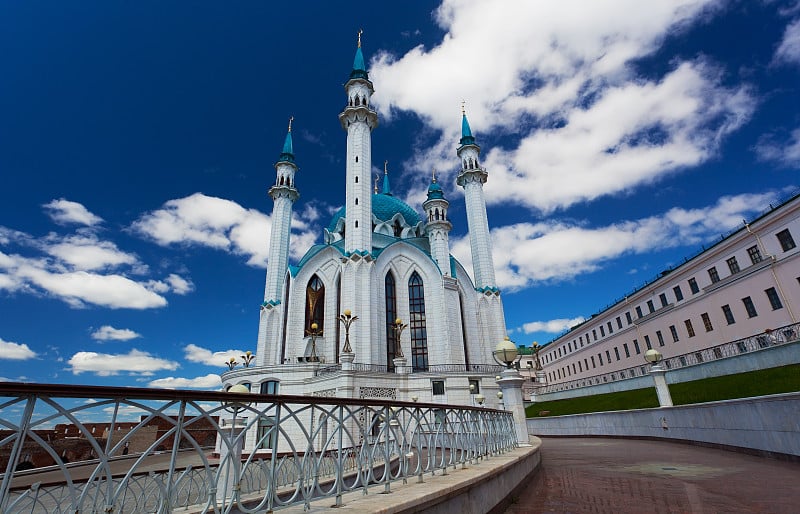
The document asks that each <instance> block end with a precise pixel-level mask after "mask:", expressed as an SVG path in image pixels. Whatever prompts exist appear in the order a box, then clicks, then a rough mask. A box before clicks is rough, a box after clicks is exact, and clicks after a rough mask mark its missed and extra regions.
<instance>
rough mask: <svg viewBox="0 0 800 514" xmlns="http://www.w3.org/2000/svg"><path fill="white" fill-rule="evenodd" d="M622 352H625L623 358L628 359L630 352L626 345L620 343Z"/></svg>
mask: <svg viewBox="0 0 800 514" xmlns="http://www.w3.org/2000/svg"><path fill="white" fill-rule="evenodd" d="M622 350H623V351H624V352H625V358H626V359H627V358H630V356H631V351H630V349H629V348H628V343H622Z"/></svg>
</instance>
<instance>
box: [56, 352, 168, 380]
mask: <svg viewBox="0 0 800 514" xmlns="http://www.w3.org/2000/svg"><path fill="white" fill-rule="evenodd" d="M67 363H68V364H69V365H70V366H71V367H70V368H69V369H70V371H72V373H74V374H75V375H79V374H81V373H84V372H90V373H95V374H96V375H98V376H101V377H105V376H110V375H118V374H120V373H123V372H125V373H129V374H131V375H142V376H149V375H152V374H153V373H154V372H156V371H161V370H170V371H174V370H176V369H178V363H177V362H174V361H170V360H166V359H161V358H159V357H155V356H153V355H152V354H150V353H148V352H143V351H141V350H137V349H135V348H134V349H132V350H131V351H130V352H128V353H127V354H108V353H97V352H77V353H76V354H75V355H73V356H72V357H71V358H70V359H69V361H67Z"/></svg>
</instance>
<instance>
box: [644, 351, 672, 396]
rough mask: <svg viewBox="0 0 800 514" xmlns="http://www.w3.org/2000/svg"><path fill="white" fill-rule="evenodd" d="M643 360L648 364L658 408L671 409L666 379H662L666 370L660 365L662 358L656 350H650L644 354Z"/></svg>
mask: <svg viewBox="0 0 800 514" xmlns="http://www.w3.org/2000/svg"><path fill="white" fill-rule="evenodd" d="M644 360H645V361H647V362H649V363H650V375H651V376H652V377H653V382H654V383H655V385H656V395H657V396H658V405H659V407H672V395H670V393H669V386H668V385H667V379H666V378H665V377H664V375H665V374H666V372H667V370H666V369H664V366H662V365H661V361H663V360H664V356H663V355H661V352H659V351H658V350H656V349H654V348H651V349H650V350H647V351H646V352H644Z"/></svg>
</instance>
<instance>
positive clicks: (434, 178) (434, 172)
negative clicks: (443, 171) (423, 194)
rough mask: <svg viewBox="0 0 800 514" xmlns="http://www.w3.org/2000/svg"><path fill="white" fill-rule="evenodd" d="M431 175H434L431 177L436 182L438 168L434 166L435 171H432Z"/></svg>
mask: <svg viewBox="0 0 800 514" xmlns="http://www.w3.org/2000/svg"><path fill="white" fill-rule="evenodd" d="M431 175H432V177H431V178H432V179H433V183H434V184H435V183H436V168H433V172H432V173H431Z"/></svg>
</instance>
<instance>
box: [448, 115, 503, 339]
mask: <svg viewBox="0 0 800 514" xmlns="http://www.w3.org/2000/svg"><path fill="white" fill-rule="evenodd" d="M460 144H461V146H459V147H458V151H457V153H458V156H459V157H460V158H461V171H460V172H459V174H458V179H457V183H458V185H459V186H461V187H463V188H464V197H465V202H466V208H467V225H468V229H469V245H470V249H471V250H472V268H473V271H474V273H475V287H476V288H477V289H478V290H479V291H489V290H491V291H496V290H497V284H496V282H495V278H494V263H493V262H492V240H491V237H490V236H489V221H488V219H487V218H486V200H485V199H484V197H483V184H484V183H485V182H486V177H487V173H486V170H485V169H483V168H482V167H481V166H480V164H479V162H478V157H480V155H481V148H480V147H479V146H478V145H476V144H475V138H474V137H472V131H471V130H470V128H469V122H468V121H467V114H466V112H465V111H464V107H463V106H462V107H461V141H460ZM498 342H499V341H498Z"/></svg>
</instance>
